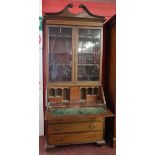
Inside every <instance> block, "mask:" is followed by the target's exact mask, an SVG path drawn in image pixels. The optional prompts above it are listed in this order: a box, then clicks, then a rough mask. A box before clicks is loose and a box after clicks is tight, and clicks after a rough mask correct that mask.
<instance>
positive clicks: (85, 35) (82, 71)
mask: <svg viewBox="0 0 155 155" xmlns="http://www.w3.org/2000/svg"><path fill="white" fill-rule="evenodd" d="M78 40H79V44H78V81H98V80H99V69H100V53H101V30H100V29H79V39H78Z"/></svg>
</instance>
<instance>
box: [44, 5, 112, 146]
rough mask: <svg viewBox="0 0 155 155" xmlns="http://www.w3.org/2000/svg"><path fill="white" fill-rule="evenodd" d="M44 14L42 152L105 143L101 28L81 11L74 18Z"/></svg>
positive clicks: (64, 13) (95, 18)
mask: <svg viewBox="0 0 155 155" xmlns="http://www.w3.org/2000/svg"><path fill="white" fill-rule="evenodd" d="M72 7H73V5H72V4H68V5H67V6H66V7H65V8H64V9H63V10H62V11H60V12H57V13H46V14H45V15H44V36H45V38H44V46H45V48H44V53H43V56H44V61H43V68H44V96H45V103H46V111H45V134H46V148H50V147H54V146H56V145H66V144H79V143H90V142H96V143H97V144H100V145H101V144H104V143H105V119H106V117H113V114H112V113H111V111H110V110H109V109H108V108H107V107H106V100H105V96H104V90H103V87H102V80H103V79H102V64H103V52H104V51H103V23H104V22H105V17H103V16H97V15H93V14H92V13H91V12H89V10H88V9H87V8H86V7H85V6H84V5H80V6H79V7H80V8H82V9H83V11H82V12H81V13H79V14H76V15H75V14H72V13H71V12H70V11H69V10H68V9H69V8H72Z"/></svg>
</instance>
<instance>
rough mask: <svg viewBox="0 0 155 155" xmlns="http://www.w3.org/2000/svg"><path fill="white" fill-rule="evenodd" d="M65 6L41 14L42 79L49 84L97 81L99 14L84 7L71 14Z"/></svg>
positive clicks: (99, 72)
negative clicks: (58, 9)
mask: <svg viewBox="0 0 155 155" xmlns="http://www.w3.org/2000/svg"><path fill="white" fill-rule="evenodd" d="M71 7H73V5H72V4H69V5H67V6H66V7H65V8H64V9H63V10H62V11H60V12H58V13H49V14H45V16H44V23H45V36H46V41H45V43H46V73H47V76H46V79H47V83H48V84H51V85H57V84H58V85H62V84H73V85H74V84H101V75H102V53H103V52H102V48H103V47H102V45H103V30H102V27H103V22H104V21H105V18H104V17H103V16H96V15H93V14H92V13H90V12H89V10H88V9H87V8H86V7H85V6H84V5H80V6H79V7H80V8H83V12H81V13H79V14H76V15H74V14H72V13H70V12H69V10H68V8H71Z"/></svg>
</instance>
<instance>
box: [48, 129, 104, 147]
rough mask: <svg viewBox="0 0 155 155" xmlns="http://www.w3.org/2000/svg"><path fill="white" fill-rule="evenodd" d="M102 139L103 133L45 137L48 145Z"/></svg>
mask: <svg viewBox="0 0 155 155" xmlns="http://www.w3.org/2000/svg"><path fill="white" fill-rule="evenodd" d="M102 139H103V131H96V132H82V133H68V134H55V135H47V143H48V144H49V145H52V144H53V145H55V144H71V143H82V142H93V141H94V142H95V141H99V140H102Z"/></svg>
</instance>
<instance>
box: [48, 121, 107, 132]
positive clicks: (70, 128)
mask: <svg viewBox="0 0 155 155" xmlns="http://www.w3.org/2000/svg"><path fill="white" fill-rule="evenodd" d="M103 127H104V122H103V121H102V122H101V121H100V122H97V121H95V122H80V123H66V124H55V125H48V128H47V134H55V133H68V132H81V131H97V130H103Z"/></svg>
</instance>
